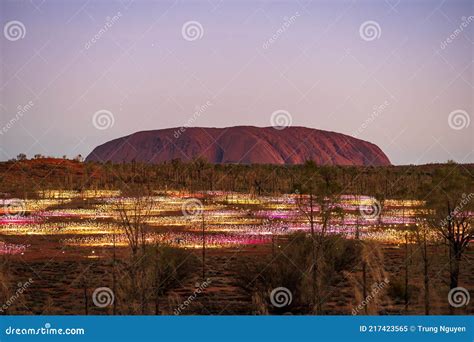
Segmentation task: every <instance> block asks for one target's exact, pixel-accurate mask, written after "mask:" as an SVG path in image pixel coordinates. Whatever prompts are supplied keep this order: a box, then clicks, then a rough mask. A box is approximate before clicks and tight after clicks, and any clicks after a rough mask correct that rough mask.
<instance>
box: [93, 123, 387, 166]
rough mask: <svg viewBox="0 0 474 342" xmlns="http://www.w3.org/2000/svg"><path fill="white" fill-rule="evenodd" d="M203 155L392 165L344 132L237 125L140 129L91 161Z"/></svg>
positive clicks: (214, 159) (245, 160) (219, 159)
mask: <svg viewBox="0 0 474 342" xmlns="http://www.w3.org/2000/svg"><path fill="white" fill-rule="evenodd" d="M199 157H200V158H203V159H205V160H207V161H208V162H210V163H214V164H225V163H239V164H302V163H304V162H305V161H307V160H313V161H314V162H315V163H317V164H320V165H391V164H390V160H389V159H388V157H387V156H386V155H385V154H384V153H383V152H382V150H381V149H380V148H379V147H378V146H376V145H374V144H372V143H370V142H367V141H363V140H360V139H356V138H353V137H351V136H348V135H344V134H341V133H335V132H328V131H322V130H318V129H311V128H305V127H287V128H285V129H276V128H273V127H253V126H236V127H228V128H201V127H193V128H169V129H161V130H153V131H142V132H137V133H134V134H131V135H128V136H125V137H121V138H118V139H114V140H111V141H109V142H106V143H105V144H102V145H100V146H98V147H96V148H95V149H94V150H93V151H92V152H91V153H90V154H89V155H88V156H87V158H86V161H96V162H107V161H111V162H131V161H136V162H146V163H161V162H165V161H170V160H173V159H180V160H182V161H190V160H193V159H196V158H199Z"/></svg>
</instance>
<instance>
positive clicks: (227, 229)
mask: <svg viewBox="0 0 474 342" xmlns="http://www.w3.org/2000/svg"><path fill="white" fill-rule="evenodd" d="M13 201H18V200H15V199H4V200H0V202H1V203H0V204H1V205H0V215H1V216H0V254H14V255H18V254H20V255H22V256H25V257H27V256H28V253H30V252H31V251H40V252H41V255H42V256H44V257H48V254H55V253H58V251H60V252H61V253H62V254H65V253H66V254H67V253H69V252H71V251H74V250H81V249H82V250H84V251H87V253H85V254H84V255H85V256H86V257H94V255H93V254H95V257H98V254H99V253H96V252H95V250H96V249H99V248H108V247H111V246H114V245H115V246H116V247H118V248H125V247H126V246H127V239H126V235H125V234H124V231H123V227H122V224H121V219H120V214H119V211H118V209H117V203H121V205H122V206H124V207H125V208H127V206H129V207H132V204H133V199H130V198H123V197H121V196H120V193H119V192H118V191H87V192H82V193H76V192H72V191H47V192H42V193H40V194H38V199H31V200H30V199H27V200H22V201H20V203H16V206H19V207H20V208H19V209H18V212H14V213H12V212H6V211H7V210H6V209H5V208H8V207H9V205H10V204H11V202H13ZM148 202H149V203H150V209H149V210H148V211H147V213H146V217H145V219H144V221H145V223H146V231H147V233H146V241H147V242H149V243H162V244H167V245H170V246H174V247H179V248H187V249H191V248H201V247H202V243H203V227H204V239H205V245H206V248H210V249H225V248H242V249H245V248H250V247H252V246H256V245H262V244H271V243H272V240H273V239H274V237H275V236H278V237H279V238H284V236H286V235H288V234H291V233H294V232H309V231H310V225H309V222H308V219H307V218H306V217H305V215H304V212H303V211H304V210H306V209H307V208H306V209H305V208H304V207H302V206H301V203H302V202H301V196H300V195H295V194H291V195H283V196H279V197H272V196H255V195H247V194H240V193H230V192H215V191H214V192H199V193H182V192H171V191H166V192H165V191H156V195H154V196H153V197H150V198H148ZM189 203H191V204H192V205H196V203H197V204H199V206H200V207H199V208H198V209H199V210H197V211H196V212H192V213H190V214H189V213H186V206H187V205H189ZM304 203H306V202H304ZM372 204H373V199H372V198H370V197H364V196H358V197H355V196H351V195H345V196H342V197H341V198H340V202H339V203H338V206H340V207H341V208H343V213H344V215H342V216H339V217H334V218H333V219H332V220H331V222H330V225H329V227H328V229H327V232H328V233H329V234H342V235H344V236H346V237H348V238H354V237H355V236H356V234H357V235H358V236H359V238H361V239H371V240H376V241H379V242H382V243H388V244H394V245H398V244H400V243H401V242H403V241H404V239H405V233H406V231H407V229H410V228H411V227H413V225H415V224H420V222H421V221H420V214H422V210H423V209H422V205H423V203H420V202H417V201H408V200H405V201H397V200H386V201H385V203H384V206H383V209H382V210H381V211H380V215H377V217H373V216H370V215H361V210H362V211H364V210H365V209H367V208H368V207H370V206H371V205H372ZM201 205H202V206H201ZM127 210H128V209H127ZM316 210H317V209H316ZM10 211H11V210H10ZM316 217H317V215H316ZM315 229H316V230H318V229H321V227H320V225H319V224H318V223H317V224H316V226H315ZM356 232H357V233H356ZM39 237H41V238H39ZM46 242H47V243H46Z"/></svg>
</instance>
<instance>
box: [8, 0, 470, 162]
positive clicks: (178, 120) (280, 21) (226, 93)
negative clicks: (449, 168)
mask: <svg viewBox="0 0 474 342" xmlns="http://www.w3.org/2000/svg"><path fill="white" fill-rule="evenodd" d="M473 16H474V8H473V2H472V1H469V0H466V1H456V0H452V1H414V0H407V1H397V0H393V1H392V0H387V1H383V0H378V1H358V2H353V1H311V2H309V1H281V2H268V1H266V2H260V1H186V2H184V1H181V2H175V1H169V2H168V1H142V0H135V1H126V0H124V1H105V0H103V1H85V0H84V1H83V0H81V1H74V0H71V1H59V0H55V1H51V0H45V1H42V0H31V1H29V0H28V1H5V0H3V1H1V3H0V25H1V29H2V31H1V32H0V34H1V35H0V67H1V70H0V160H6V159H10V158H13V157H15V156H16V155H17V154H18V153H20V152H24V153H27V154H28V155H29V156H31V155H33V154H36V153H40V154H43V155H52V156H62V155H68V156H75V155H77V154H79V153H80V154H82V155H83V156H86V155H87V154H88V153H89V152H90V151H91V150H92V149H93V148H94V147H95V146H97V145H99V144H102V143H104V142H106V141H108V140H111V139H113V138H116V137H119V136H123V135H127V134H130V133H133V132H136V131H140V130H149V129H160V128H168V127H179V126H183V125H186V124H188V123H190V124H191V125H192V126H206V127H226V126H234V125H255V126H270V125H271V116H272V113H274V112H275V111H278V110H285V111H287V112H288V113H289V115H290V116H291V124H292V125H295V126H307V127H312V128H319V129H324V130H330V131H336V132H341V133H345V134H349V135H353V136H354V135H355V136H357V137H358V138H360V139H363V140H368V141H371V142H373V143H375V144H377V145H378V146H380V147H381V148H382V150H383V151H384V152H385V153H386V154H387V155H388V157H389V158H390V159H391V161H392V162H393V163H394V164H411V163H413V164H422V163H429V162H443V161H446V160H448V159H454V160H456V161H458V162H471V163H472V162H474V153H473V147H474V122H470V121H471V119H473V120H474V118H473V117H472V116H473V113H474V104H473V94H474V91H473V86H474V77H473V75H474V74H473V73H474V69H473V42H474V17H473ZM190 21H194V22H197V23H194V24H193V23H191V29H190V31H188V32H187V31H186V30H185V31H184V33H183V25H185V23H188V22H190ZM368 21H370V22H369V23H367V24H366V25H364V23H366V22H368ZM192 25H195V26H194V28H196V30H197V33H198V35H197V36H193V35H192V33H193V30H192ZM367 25H368V29H367V31H365V30H363V27H364V26H367ZM361 26H362V29H361ZM201 28H202V30H201ZM371 28H373V29H374V30H375V32H374V31H371V30H370V29H371ZM15 29H18V30H15ZM194 33H196V31H195V32H194ZM371 33H375V36H373V35H371ZM18 34H19V35H18ZM23 34H24V37H23ZM195 38H197V39H195ZM209 103H210V105H209ZM197 106H204V107H205V109H204V110H202V111H200V112H199V113H198V115H196V114H195V111H196V107H197ZM19 108H20V109H19ZM98 111H101V112H99V114H98V116H96V118H97V117H101V116H102V115H104V114H103V113H104V111H108V112H105V113H106V114H105V116H109V117H113V125H110V123H107V122H106V121H97V120H96V121H94V114H95V113H96V112H98ZM450 113H452V114H451V115H450ZM102 119H103V118H102ZM104 124H105V127H104V126H101V125H104ZM97 127H99V128H105V129H98V128H97Z"/></svg>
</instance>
